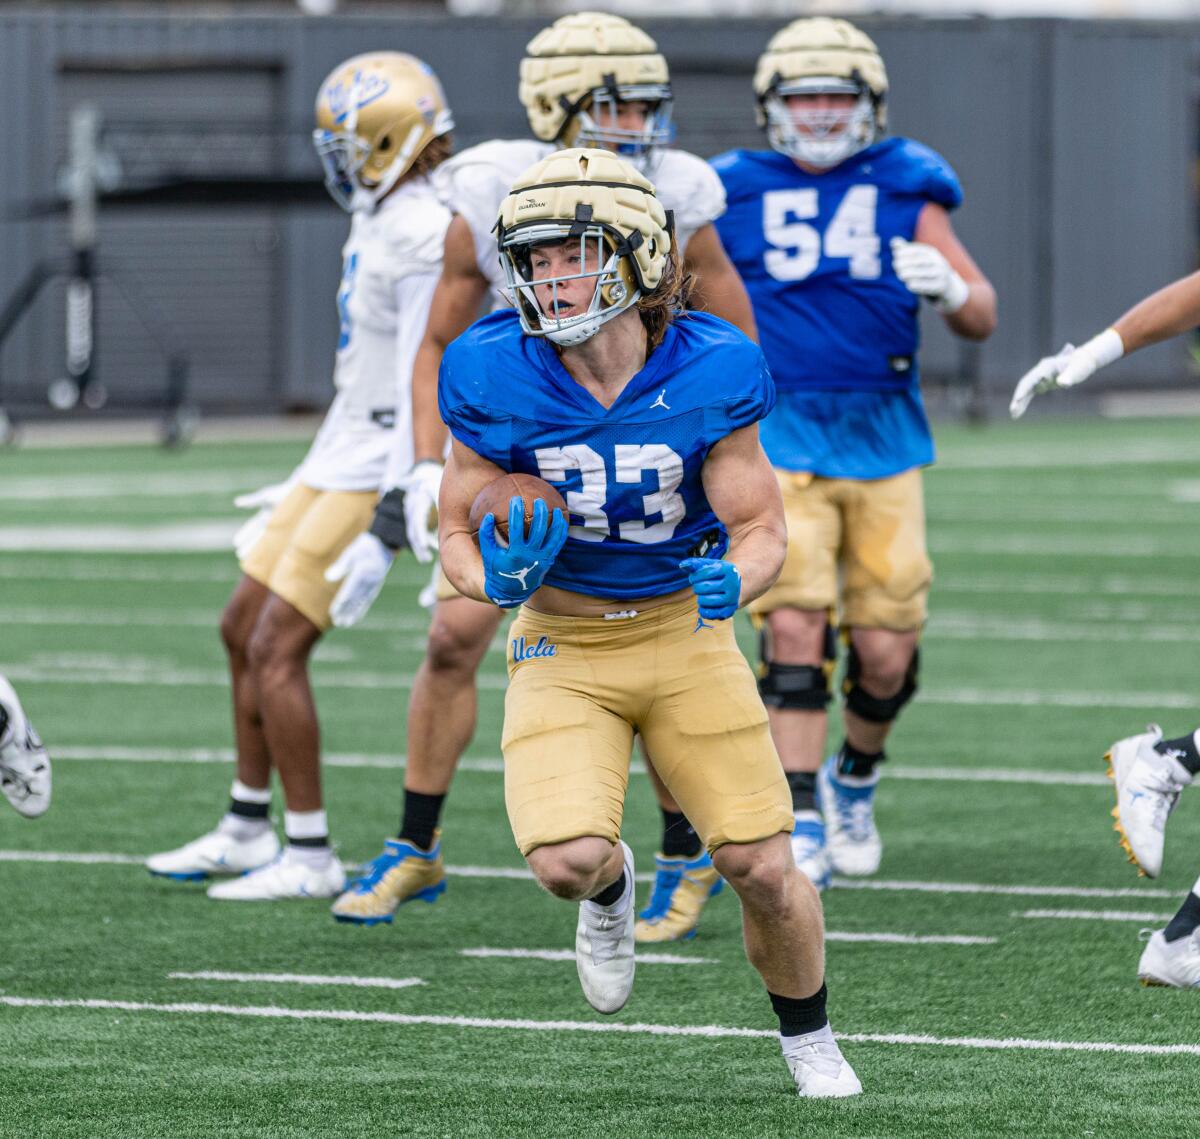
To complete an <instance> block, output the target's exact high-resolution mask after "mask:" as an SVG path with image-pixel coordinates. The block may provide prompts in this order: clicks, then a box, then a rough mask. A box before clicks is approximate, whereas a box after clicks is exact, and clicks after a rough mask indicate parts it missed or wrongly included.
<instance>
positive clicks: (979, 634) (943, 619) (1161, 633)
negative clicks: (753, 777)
mask: <svg viewBox="0 0 1200 1139" xmlns="http://www.w3.org/2000/svg"><path fill="white" fill-rule="evenodd" d="M1156 616H1157V618H1158V620H1160V621H1162V620H1163V619H1164V618H1166V617H1167V615H1165V614H1161V615H1156ZM219 617H220V614H219V613H218V611H217V610H216V608H213V609H153V608H151V609H90V608H88V609H81V608H58V607H55V608H53V609H50V608H35V607H30V606H20V607H11V606H10V607H3V608H0V626H4V627H14V626H24V627H29V628H42V627H46V628H79V627H96V628H127V627H131V626H136V627H146V628H168V629H169V628H189V629H215V628H216V626H217V623H218V620H219ZM1084 620H1085V621H1086V620H1087V619H1086V618H1085V619H1084ZM1094 622H1095V623H1093V624H1087V623H1083V622H1080V621H1075V622H1066V621H1045V620H1042V619H1041V618H1036V617H1008V616H1004V615H995V616H990V615H985V614H977V613H964V612H955V611H941V612H939V611H935V612H934V614H933V616H932V618H931V619H930V622H929V625H928V627H927V629H926V633H925V635H926V637H928V638H933V639H939V638H940V639H942V640H955V641H958V640H972V641H986V640H995V641H1056V642H1057V641H1082V642H1085V643H1139V644H1147V643H1154V644H1176V643H1178V644H1190V643H1191V642H1193V641H1198V640H1200V625H1194V624H1191V625H1187V624H1178V623H1175V622H1172V623H1171V624H1149V623H1147V621H1146V620H1145V619H1144V618H1137V617H1134V618H1120V617H1108V618H1105V617H1100V616H1098V617H1096V618H1095V619H1094ZM428 629H429V618H428V617H427V616H426V615H424V614H418V613H414V614H412V615H401V616H395V617H382V616H378V617H368V618H367V620H366V621H365V622H364V623H363V624H362V625H361V626H359V627H358V628H357V629H356V630H355V632H356V634H357V633H360V632H368V633H421V634H424V633H426V632H427V631H428ZM425 645H426V640H425V637H424V636H419V637H413V638H411V639H409V640H407V641H405V642H404V643H403V647H404V648H407V649H409V650H411V651H412V652H415V653H423V652H424V651H425ZM491 649H492V651H493V652H496V653H507V651H508V643H507V639H506V638H504V637H500V638H497V640H496V642H495V643H494V644H493V645H492V646H491Z"/></svg>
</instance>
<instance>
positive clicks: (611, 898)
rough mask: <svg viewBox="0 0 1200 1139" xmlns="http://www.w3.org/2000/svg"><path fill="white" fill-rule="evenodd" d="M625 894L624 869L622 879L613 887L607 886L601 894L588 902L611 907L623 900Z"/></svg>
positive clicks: (595, 895)
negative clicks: (622, 896)
mask: <svg viewBox="0 0 1200 1139" xmlns="http://www.w3.org/2000/svg"><path fill="white" fill-rule="evenodd" d="M623 893H625V870H624V869H623V868H622V870H621V877H620V878H618V879H617V880H616V881H615V882H614V883H613V884H612V885H611V886H605V887H604V889H603V890H601V891H600V893H598V894H594V895H593V896H592V897H591V898H589V899H588V901H590V902H595V903H596V905H598V906H611V905H613V904H614V903H616V902H619V901H620V900H621V895H622V894H623Z"/></svg>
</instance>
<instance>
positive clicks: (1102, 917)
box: [1012, 910, 1174, 922]
mask: <svg viewBox="0 0 1200 1139" xmlns="http://www.w3.org/2000/svg"><path fill="white" fill-rule="evenodd" d="M1012 916H1013V917H1015V918H1035V919H1038V918H1049V919H1061V920H1074V921H1152V922H1167V921H1170V920H1171V918H1172V917H1173V916H1174V915H1173V914H1152V913H1147V912H1146V911H1144V910H1021V911H1017V912H1015V913H1014V914H1013V915H1012Z"/></svg>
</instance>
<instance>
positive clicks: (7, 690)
mask: <svg viewBox="0 0 1200 1139" xmlns="http://www.w3.org/2000/svg"><path fill="white" fill-rule="evenodd" d="M0 791H3V792H4V795H5V797H6V798H7V799H8V801H9V802H10V803H11V804H12V805H13V807H14V808H15V809H16V811H17V812H18V813H19V814H22V815H24V816H25V817H26V818H27V819H36V818H37V817H38V815H42V814H45V813H46V810H47V808H48V807H49V806H50V756H49V755H47V754H46V749H45V747H44V746H43V745H42V741H41V740H40V739H39V738H38V734H37V732H35V731H34V730H33V725H32V724H31V723H30V722H29V720H28V719H27V718H26V716H25V711H24V709H23V708H22V707H21V701H20V700H18V699H17V694H16V692H14V691H13V686H12V685H11V684H9V682H8V681H7V680H5V679H4V677H3V676H0Z"/></svg>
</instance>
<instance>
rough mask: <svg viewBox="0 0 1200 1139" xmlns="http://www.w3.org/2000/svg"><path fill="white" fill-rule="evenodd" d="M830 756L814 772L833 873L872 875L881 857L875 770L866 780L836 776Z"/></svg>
mask: <svg viewBox="0 0 1200 1139" xmlns="http://www.w3.org/2000/svg"><path fill="white" fill-rule="evenodd" d="M835 763H836V759H835V757H834V756H830V757H829V758H828V759H827V760H825V762H824V763H822V764H821V769H820V771H818V772H817V802H819V803H820V804H821V813H822V814H823V815H824V816H825V845H826V849H827V850H828V852H829V862H830V865H831V866H832V868H833V871H834V872H835V873H837V874H845V875H847V876H848V877H854V878H861V877H865V876H867V875H869V874H874V873H875V871H877V870H878V869H879V862H880V859H881V858H882V857H883V842H882V840H881V839H880V837H879V831H878V830H877V829H876V827H875V788H876V787H878V785H879V772H878V771H877V772H876V773H875V774H874V775H873V776H872V777H871V778H870V779H868V780H863V779H853V780H852V779H850V778H848V777H847V776H841V775H838V773H837V771H836V770H835V766H834V765H835Z"/></svg>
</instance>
